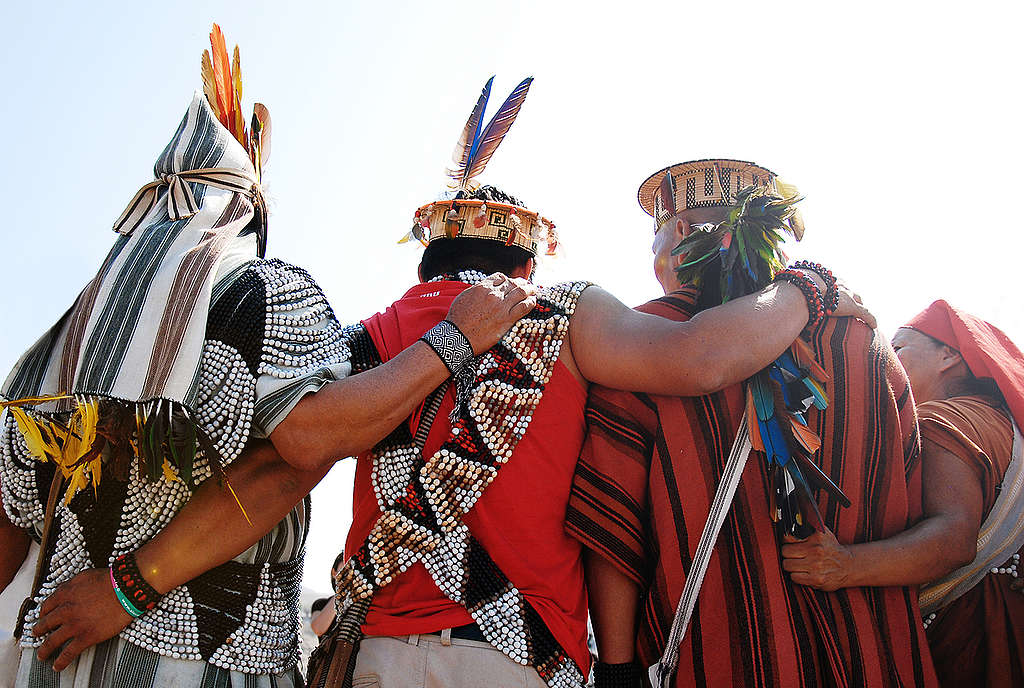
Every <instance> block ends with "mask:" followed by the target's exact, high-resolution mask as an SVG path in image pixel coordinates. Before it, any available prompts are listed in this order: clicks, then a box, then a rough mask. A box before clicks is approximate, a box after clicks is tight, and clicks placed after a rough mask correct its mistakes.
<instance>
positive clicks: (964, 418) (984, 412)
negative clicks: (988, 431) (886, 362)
mask: <svg viewBox="0 0 1024 688" xmlns="http://www.w3.org/2000/svg"><path fill="white" fill-rule="evenodd" d="M917 416H918V418H919V419H920V420H921V421H922V422H926V421H928V422H937V423H942V424H944V425H949V426H952V427H955V428H957V429H958V430H960V431H962V432H968V431H971V430H975V429H977V428H978V427H979V426H985V425H989V426H996V427H1001V426H1004V425H1005V426H1007V429H1008V428H1009V424H1010V421H1009V417H1008V416H1007V415H1006V412H1005V411H1004V410H1003V409H1001V408H1000V407H998V406H996V405H994V404H992V403H991V402H990V401H988V400H987V399H985V398H984V397H979V396H968V397H951V398H949V399H936V400H933V401H925V402H923V403H921V404H918V406H917Z"/></svg>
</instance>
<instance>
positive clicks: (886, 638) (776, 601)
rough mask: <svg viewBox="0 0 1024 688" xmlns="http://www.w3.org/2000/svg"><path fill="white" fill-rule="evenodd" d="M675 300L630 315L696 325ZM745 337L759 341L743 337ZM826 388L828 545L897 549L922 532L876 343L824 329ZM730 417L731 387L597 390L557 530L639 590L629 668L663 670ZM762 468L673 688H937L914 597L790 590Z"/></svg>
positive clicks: (817, 340)
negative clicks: (706, 391)
mask: <svg viewBox="0 0 1024 688" xmlns="http://www.w3.org/2000/svg"><path fill="white" fill-rule="evenodd" d="M695 296H696V294H695V292H694V291H693V290H682V291H679V292H676V293H674V294H671V295H669V296H666V297H663V298H660V299H657V300H655V301H652V302H650V303H648V304H646V305H645V306H642V307H641V308H640V309H639V310H642V311H645V312H649V313H654V314H657V315H660V316H662V317H666V318H670V319H672V320H678V321H682V320H686V319H688V318H689V317H691V316H692V315H693V314H694V312H695V305H694V301H695ZM752 336H756V335H754V334H752ZM811 344H812V347H813V349H814V352H815V356H816V358H817V359H818V361H819V362H820V363H821V364H822V365H823V366H824V368H825V370H826V371H828V373H829V375H830V376H831V380H830V381H828V382H827V384H826V389H827V392H828V394H829V398H830V404H829V408H828V410H827V411H825V412H819V411H817V410H816V409H811V411H810V412H809V415H808V422H809V425H810V427H811V428H812V429H813V430H815V431H816V432H817V433H818V435H819V436H820V437H821V438H822V449H821V451H820V453H819V454H818V455H817V456H816V459H817V461H818V462H819V464H820V465H821V467H822V468H823V470H824V471H825V472H826V473H828V474H829V475H830V476H831V477H832V479H833V480H834V481H835V482H836V483H837V484H838V485H839V486H840V487H841V488H842V489H843V491H844V492H845V493H846V494H847V495H848V496H849V497H850V499H851V500H852V502H853V505H852V507H850V508H846V509H844V508H842V507H841V506H840V505H839V504H838V503H836V502H835V501H834V500H832V499H830V498H829V496H828V495H827V494H824V493H822V494H821V495H820V496H819V508H820V509H821V513H822V516H823V517H824V519H825V522H826V524H827V525H828V527H829V528H831V529H832V531H833V532H834V533H835V534H836V536H837V538H838V539H839V541H840V542H843V543H853V542H863V541H866V540H873V539H879V538H884V537H888V536H890V535H894V534H896V533H898V532H900V531H902V530H904V529H906V528H907V527H908V526H909V525H911V524H912V523H913V522H914V521H915V519H917V518H918V517H919V516H920V509H921V504H920V501H921V499H920V496H921V490H920V480H919V478H918V479H916V480H912V481H911V482H912V484H908V477H907V476H909V475H914V476H917V475H919V472H918V471H915V470H913V469H914V468H915V466H916V463H917V461H918V459H919V441H918V435H917V423H916V420H915V416H914V408H913V399H912V397H911V394H910V388H909V383H908V381H907V378H906V375H905V373H904V372H903V369H902V367H901V366H900V365H899V363H898V361H897V359H896V356H895V354H894V353H893V351H892V348H891V347H890V346H889V345H888V343H887V342H886V341H885V340H884V339H882V338H881V337H879V336H878V335H877V334H875V333H874V332H873V331H872V330H870V329H869V328H868V327H866V326H865V325H863V324H862V323H860V322H858V321H855V320H852V319H848V318H835V319H830V320H828V321H826V323H825V324H824V325H823V326H822V327H820V328H819V329H818V330H817V331H816V332H815V333H814V336H813V338H812V341H811ZM742 412H743V392H742V386H741V385H736V386H734V387H732V388H729V389H726V390H724V391H722V392H719V393H716V394H712V395H708V396H703V397H697V398H677V397H663V396H653V395H646V394H632V393H625V392H618V391H614V390H609V389H605V388H601V387H594V388H592V390H591V393H590V399H589V402H588V410H587V421H588V426H589V428H588V429H589V436H588V439H587V441H586V443H585V445H584V449H583V453H582V456H581V458H580V462H579V465H578V467H577V473H576V477H575V482H574V486H573V492H572V496H571V500H570V504H569V510H568V514H567V528H568V530H569V532H570V533H571V534H573V535H574V536H575V537H577V538H578V539H579V540H580V541H581V542H583V543H584V545H585V546H587V547H589V548H590V549H592V550H594V551H595V552H597V553H599V554H600V555H602V556H604V557H606V558H607V559H608V560H610V561H611V562H612V563H613V564H615V565H616V566H617V567H618V568H619V569H620V570H622V571H623V572H625V573H626V574H627V575H629V576H630V577H631V578H632V579H634V580H635V581H636V582H638V583H639V584H640V585H641V587H642V589H643V591H644V592H643V593H642V597H641V604H642V609H641V611H640V614H639V629H638V637H637V641H636V643H637V653H638V659H639V661H641V662H643V664H644V666H648V665H650V664H653V663H654V662H655V661H657V658H658V657H659V656H660V655H661V652H662V649H663V648H664V643H665V640H666V637H667V635H668V629H669V627H670V625H671V623H672V618H673V615H674V613H675V606H676V603H677V601H678V599H679V596H680V594H681V593H682V589H683V585H684V583H685V576H686V572H687V571H688V570H689V568H690V561H691V557H692V555H693V552H694V551H695V549H696V546H697V542H698V540H699V539H700V535H701V531H702V530H703V527H704V523H705V520H706V519H707V515H708V510H709V506H710V504H711V501H712V499H713V495H714V491H715V488H716V486H717V484H718V481H719V477H720V475H721V472H722V468H723V466H724V465H725V461H726V459H727V457H728V453H729V450H730V448H731V446H732V443H733V440H734V438H735V436H736V429H737V426H738V424H739V420H740V417H741V415H742ZM767 495H768V491H767V482H766V471H765V466H764V462H763V461H762V460H760V459H759V457H757V456H756V455H755V456H754V457H751V460H750V461H749V462H748V463H747V466H746V469H745V471H744V474H743V477H742V479H741V482H740V485H739V489H738V490H737V493H736V499H735V501H734V502H733V505H732V508H731V509H730V513H729V516H728V518H727V519H726V521H725V525H724V527H723V529H722V532H721V535H720V537H719V540H718V544H717V546H716V549H715V553H714V555H713V557H712V559H711V564H710V567H709V569H708V573H707V576H706V578H705V580H704V585H703V588H702V589H701V593H700V597H699V598H698V601H697V607H696V610H695V612H694V616H693V620H692V622H691V625H690V629H689V631H688V633H687V635H686V637H685V639H684V640H683V645H682V647H681V650H680V659H679V670H678V673H677V675H676V685H678V686H722V687H725V686H737V685H743V686H752V687H757V686H777V687H780V688H781V687H785V688H793V687H801V686H806V687H808V688H810V687H813V686H935V685H937V683H936V678H935V672H934V670H933V668H932V662H931V657H930V655H929V652H928V646H927V643H926V641H925V637H924V631H923V629H922V626H921V619H920V612H919V610H918V604H917V591H916V590H915V589H910V588H895V587H892V588H848V589H844V590H839V591H837V592H831V593H825V592H820V591H817V590H813V589H811V588H808V587H804V586H800V585H795V584H793V583H791V582H790V581H789V579H788V577H787V576H786V575H785V573H784V572H783V570H782V566H781V563H780V556H779V547H778V544H777V542H776V538H775V534H774V531H773V527H772V521H771V519H770V517H769V511H768V509H769V506H768V497H767Z"/></svg>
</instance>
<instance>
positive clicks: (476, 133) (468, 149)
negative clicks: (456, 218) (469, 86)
mask: <svg viewBox="0 0 1024 688" xmlns="http://www.w3.org/2000/svg"><path fill="white" fill-rule="evenodd" d="M492 83H494V77H493V76H492V77H491V78H490V79H488V80H487V83H486V84H484V87H483V89H482V90H481V91H480V97H479V98H477V101H476V105H474V106H473V110H472V112H470V113H469V119H468V120H466V126H464V127H463V128H462V133H461V134H460V135H459V140H458V142H457V143H456V144H455V150H454V151H452V162H454V163H455V167H454V168H453V169H450V170H448V176H449V177H451V178H452V179H454V180H455V181H456V182H458V183H457V184H456V186H457V187H458V188H465V181H466V171H467V170H468V169H469V166H470V163H471V162H472V159H473V157H472V153H473V149H474V147H475V146H476V143H477V141H478V139H479V137H480V128H481V126H482V124H483V115H484V110H486V109H487V101H488V100H489V99H490V97H491V84H492Z"/></svg>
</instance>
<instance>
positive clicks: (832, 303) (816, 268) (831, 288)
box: [789, 260, 839, 315]
mask: <svg viewBox="0 0 1024 688" xmlns="http://www.w3.org/2000/svg"><path fill="white" fill-rule="evenodd" d="M789 267H791V268H795V269H797V270H810V271H811V272H813V273H815V274H817V275H818V277H820V278H821V279H822V280H824V281H825V295H824V296H823V297H822V298H823V300H824V301H823V305H824V306H825V315H832V314H833V313H835V312H836V309H837V308H838V307H839V285H838V284H836V278H835V275H833V274H832V271H831V270H829V269H828V268H826V267H825V266H824V265H822V264H821V263H812V262H811V261H809V260H798V261H797V262H795V263H793V264H792V265H790V266H789Z"/></svg>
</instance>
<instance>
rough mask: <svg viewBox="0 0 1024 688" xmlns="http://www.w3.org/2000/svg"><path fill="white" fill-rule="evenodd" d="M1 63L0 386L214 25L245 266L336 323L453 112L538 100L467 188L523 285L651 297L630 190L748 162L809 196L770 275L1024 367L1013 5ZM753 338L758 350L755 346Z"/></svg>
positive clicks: (472, 12)
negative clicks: (529, 277) (1014, 356)
mask: <svg viewBox="0 0 1024 688" xmlns="http://www.w3.org/2000/svg"><path fill="white" fill-rule="evenodd" d="M6 10H7V11H6V12H5V15H6V17H5V19H6V21H5V22H4V25H3V27H2V28H0V32H2V35H3V40H2V41H0V61H2V62H0V63H2V66H3V74H4V91H5V92H6V97H5V98H4V100H3V102H2V104H0V131H2V132H3V135H4V145H3V146H2V148H0V150H2V151H3V158H4V163H5V164H4V165H3V167H2V169H0V208H2V209H3V212H4V216H3V221H2V225H0V237H2V239H3V242H2V248H0V275H2V284H3V285H4V286H5V287H6V288H5V289H4V291H3V296H0V323H3V327H2V335H0V371H5V370H7V369H9V368H10V367H11V366H12V365H13V364H14V362H15V361H16V359H17V357H18V356H19V355H20V353H21V352H22V351H23V350H24V349H25V348H27V347H28V346H29V345H30V344H31V343H32V342H33V341H34V340H35V339H36V337H38V336H39V335H40V334H41V333H42V332H43V330H45V329H46V328H47V327H49V325H50V324H52V323H53V322H54V321H55V320H56V319H57V318H58V317H59V316H60V314H61V313H63V311H64V310H65V309H66V308H67V307H68V306H69V305H70V304H71V302H72V301H73V299H74V297H75V296H76V295H77V293H78V291H79V290H80V289H81V287H82V286H83V285H84V284H85V282H86V281H87V280H88V279H89V278H91V277H92V275H93V274H94V273H95V271H96V269H97V268H98V266H99V262H100V260H101V259H102V257H103V256H104V255H105V254H106V251H107V250H108V248H109V247H110V245H111V242H112V241H113V239H114V236H113V234H112V233H111V232H110V225H111V224H112V222H113V220H114V219H115V218H116V217H117V216H118V214H119V213H120V212H121V210H122V209H123V208H124V206H125V204H126V203H127V202H128V200H129V199H130V198H131V197H132V195H133V194H134V193H135V191H136V190H137V189H138V187H140V186H142V185H143V184H144V183H146V182H148V181H150V179H151V178H152V176H151V170H152V163H153V161H154V160H155V159H156V156H157V155H158V154H159V152H160V151H161V150H162V148H163V146H164V144H165V143H166V141H167V139H168V138H169V137H170V136H171V134H172V133H173V132H174V129H175V127H176V126H177V123H178V121H179V120H180V118H181V116H182V115H183V114H184V112H185V109H186V108H187V106H188V103H189V101H190V99H191V96H192V93H193V91H194V90H196V89H200V88H201V80H200V76H199V57H200V54H201V53H202V50H203V48H205V47H206V46H207V33H208V31H209V28H210V24H211V22H212V21H217V22H219V23H220V24H221V27H222V28H223V29H224V32H225V34H226V36H227V40H228V46H229V49H230V47H231V46H233V45H234V44H235V43H238V44H239V46H240V48H241V53H242V72H243V77H244V87H245V93H244V96H245V97H244V100H245V103H244V107H245V110H246V111H251V105H252V102H253V101H254V100H259V101H261V102H264V103H265V104H266V105H267V106H268V107H269V108H270V111H271V113H272V115H273V126H274V141H273V152H272V159H271V161H270V167H269V169H268V178H269V195H270V197H271V199H272V203H273V206H272V211H273V216H272V218H271V226H270V247H269V252H268V254H269V255H272V256H278V257H281V258H284V259H286V260H289V261H292V262H295V263H298V264H300V265H302V266H304V267H306V268H307V269H308V270H309V271H310V272H311V273H312V274H313V275H314V277H316V278H317V279H318V281H319V282H320V284H321V285H322V286H323V287H324V289H325V291H326V292H327V295H328V297H330V299H331V302H332V304H333V305H334V308H335V311H336V313H337V314H338V317H339V318H340V319H341V320H343V321H346V322H347V321H356V320H358V319H360V318H363V317H365V316H367V315H369V314H371V313H373V312H375V311H377V310H380V309H382V308H383V307H384V306H386V305H387V304H389V303H390V302H391V301H393V300H394V299H396V298H398V297H399V296H400V295H401V294H402V293H403V292H404V290H405V289H406V288H407V287H408V286H409V285H410V284H411V283H412V282H413V281H414V279H415V265H416V263H417V261H418V259H419V253H418V251H417V250H416V249H414V248H409V247H408V246H402V247H399V246H396V245H395V241H396V240H397V239H398V238H399V237H400V236H401V235H402V234H403V233H404V232H405V231H407V229H408V228H409V225H410V224H411V218H412V213H413V210H414V209H415V208H416V207H417V206H418V205H420V204H421V203H424V202H426V201H428V200H432V199H433V198H434V197H435V196H436V195H437V193H438V192H439V191H441V190H442V189H443V187H444V184H445V181H446V179H445V177H444V168H445V166H446V165H447V164H449V156H450V154H451V150H452V148H453V146H454V144H455V140H456V138H457V136H458V134H459V131H460V130H461V127H462V125H463V124H464V122H465V119H466V117H467V115H468V114H469V110H470V109H471V107H472V105H473V103H474V102H475V99H476V97H477V95H478V94H479V91H480V88H481V86H482V85H483V83H484V82H485V81H486V80H487V78H488V77H489V76H490V75H491V74H497V79H495V86H494V90H493V93H492V108H494V107H496V106H497V103H500V102H501V100H502V99H503V98H504V97H505V95H507V93H508V92H509V91H510V90H511V89H512V88H513V87H514V86H515V85H516V84H517V83H518V82H519V80H520V79H522V78H523V77H524V76H528V75H533V76H534V77H535V78H536V81H535V82H534V85H533V87H532V89H531V92H530V96H529V98H528V99H527V102H526V105H525V106H524V108H523V110H522V113H521V115H520V118H519V121H518V122H517V123H516V124H515V126H514V127H513V129H512V132H511V133H510V134H509V135H508V137H507V138H506V139H505V142H504V143H503V145H502V147H501V149H500V150H499V152H498V153H497V154H496V155H495V156H494V158H493V159H492V162H491V164H490V166H489V167H488V169H487V171H486V172H485V173H484V174H483V175H482V176H481V180H482V181H484V182H490V183H496V184H498V185H500V186H502V187H503V188H505V189H506V190H507V191H509V192H511V193H513V194H515V195H517V196H519V197H521V198H522V199H524V200H525V201H526V202H527V203H528V204H529V205H530V206H531V207H533V208H535V209H537V210H540V211H541V212H542V213H544V214H545V215H546V216H548V217H550V218H552V219H553V220H554V221H555V222H556V223H558V228H559V230H560V231H561V234H562V239H563V242H564V245H565V246H566V247H567V253H566V255H565V257H564V258H562V259H558V260H557V261H553V262H547V263H545V264H542V266H541V270H540V272H539V275H538V277H539V280H540V281H542V282H551V281H557V280H559V279H568V278H586V279H590V280H593V281H595V282H597V283H599V284H601V285H602V286H604V287H606V288H608V289H609V290H610V291H611V292H612V293H614V294H616V295H618V296H619V297H620V298H621V299H622V300H623V301H625V302H626V303H629V304H637V303H640V302H643V301H645V300H647V299H649V298H651V297H653V296H656V295H658V294H659V293H660V292H659V288H658V286H657V284H656V282H655V281H654V279H653V277H652V276H651V267H650V266H651V254H650V242H651V238H652V226H651V221H650V219H649V218H648V217H647V216H646V215H644V214H643V212H642V211H641V210H640V209H639V206H638V205H637V203H636V189H637V186H638V185H639V184H640V182H641V181H643V179H644V178H646V176H647V175H648V174H649V173H651V172H653V171H655V170H657V169H660V168H661V167H663V166H665V165H667V164H670V163H673V162H679V161H683V160H689V159H693V158H702V157H734V158H741V159H746V160H753V161H756V162H758V163H760V164H762V165H765V166H767V167H770V168H771V169H773V170H775V171H776V172H779V173H780V174H781V175H782V176H783V177H784V178H785V179H786V180H787V181H790V182H792V183H794V184H796V185H797V186H798V187H799V188H800V189H801V191H802V192H803V193H804V194H805V195H806V196H807V200H806V201H805V202H804V204H803V212H804V217H805V220H806V223H807V227H808V231H807V237H806V238H805V240H804V242H803V243H802V244H801V245H799V246H795V247H791V251H790V253H791V255H792V256H793V257H794V258H799V257H809V258H815V259H818V260H820V261H822V262H824V263H825V264H827V265H829V266H831V267H832V268H833V269H834V270H835V271H836V272H837V273H838V274H840V275H841V276H843V277H844V278H845V279H846V280H847V281H848V282H849V283H850V284H851V285H852V286H853V287H854V288H855V289H857V290H858V291H859V292H860V293H861V294H862V295H863V296H864V298H865V301H866V302H867V303H868V304H869V305H870V306H871V307H872V308H873V310H874V311H875V312H876V314H877V315H878V317H879V321H880V324H881V327H882V328H883V330H884V331H885V332H886V333H888V334H891V333H892V331H893V330H894V329H895V328H896V327H898V326H899V325H900V324H901V323H902V322H904V321H905V320H907V319H908V318H909V317H910V316H912V315H913V314H915V313H916V312H918V311H919V310H921V309H922V308H923V307H924V306H926V305H927V304H928V303H930V302H931V301H932V300H934V299H936V298H946V299H948V300H950V301H951V302H953V303H954V304H957V305H959V306H961V307H963V308H965V309H967V310H969V311H972V312H974V313H976V314H977V315H980V316H982V317H985V318H987V319H989V320H990V321H991V322H993V323H995V324H997V325H999V326H1000V327H1002V328H1003V329H1004V330H1005V331H1006V332H1007V333H1008V334H1009V335H1010V336H1011V337H1012V338H1014V339H1015V340H1016V341H1017V342H1018V344H1020V345H1024V311H1022V309H1021V306H1020V300H1019V296H1018V294H1019V287H1018V280H1019V274H1020V273H1019V271H1020V270H1021V268H1020V267H1019V261H1020V259H1021V249H1022V248H1024V240H1022V238H1021V231H1022V226H1024V223H1022V220H1021V214H1020V213H1019V212H1018V211H1017V209H1016V206H1014V205H1013V203H1014V202H1015V201H1014V200H1013V199H1014V198H1019V197H1020V191H1019V188H1018V186H1019V184H1020V182H1018V174H1019V170H1018V165H1020V161H1021V159H1022V158H1024V150H1022V149H1024V141H1022V135H1021V129H1020V121H1021V107H1020V89H1021V86H1020V84H1021V76H1020V75H1021V67H1022V60H1021V48H1020V45H1021V41H1020V37H1019V30H1020V27H1021V26H1022V25H1024V23H1022V19H1024V5H1022V4H1021V3H1019V2H989V1H984V0H982V1H980V2H971V3H963V2H960V3H951V2H941V1H935V2H912V1H907V0H904V1H902V2H876V1H874V0H871V1H867V2H860V3H856V4H853V3H842V4H840V3H831V2H772V3H769V2H762V3H752V2H747V1H745V0H732V1H731V2H728V3H716V2H701V3H697V2H692V1H691V2H666V3H653V2H645V1H642V0H633V1H631V2H622V3H614V4H613V3H602V2H589V3H583V2H578V3H577V2H574V3H570V2H558V1H557V0H548V1H547V2H522V3H518V4H516V3H512V2H507V3H492V2H483V1H480V0H478V1H477V2H441V1H438V2H430V3H425V2H376V3H368V2H361V3H355V2H324V3H303V2H289V3H283V2H247V3H241V2H236V3H229V2H212V1H203V2H200V1H198V0H183V1H181V2H175V3H138V2H133V3H122V4H120V5H118V4H114V3H107V2H92V3H87V4H82V3H71V2H63V3H61V2H56V3H54V2H50V3H20V4H18V5H16V6H13V7H8V8H6ZM751 336H756V333H752V334H751ZM350 480H351V462H347V463H346V464H344V465H339V466H338V467H336V468H335V469H334V470H333V471H332V473H331V475H330V476H328V478H327V481H326V482H325V483H324V484H322V485H321V487H319V488H318V489H317V490H316V491H315V492H314V511H313V532H312V534H311V537H310V543H309V549H310V556H309V558H308V560H307V570H306V580H307V583H308V584H310V585H312V586H313V587H315V588H317V589H321V590H324V589H327V584H328V579H327V575H328V569H329V567H330V563H331V561H332V560H333V558H334V556H335V554H336V553H337V550H338V548H339V547H340V544H341V542H342V540H343V536H344V533H345V532H346V530H347V527H348V520H349V517H348V512H349V508H350V507H349V504H350V502H349V500H350V497H351V483H350Z"/></svg>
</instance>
